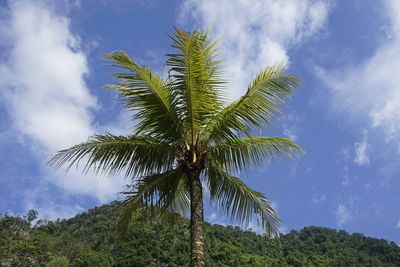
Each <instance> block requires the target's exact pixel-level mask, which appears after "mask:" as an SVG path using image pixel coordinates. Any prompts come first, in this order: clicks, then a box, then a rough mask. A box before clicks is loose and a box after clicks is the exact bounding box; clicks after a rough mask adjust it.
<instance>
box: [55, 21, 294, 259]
mask: <svg viewBox="0 0 400 267" xmlns="http://www.w3.org/2000/svg"><path fill="white" fill-rule="evenodd" d="M171 41H172V47H173V48H174V53H171V54H168V55H167V58H168V59H167V63H166V66H167V67H168V68H169V72H168V77H167V78H163V77H161V76H159V75H157V74H155V73H154V72H152V70H151V69H150V68H146V67H144V66H141V65H138V64H137V63H136V62H135V61H133V60H132V59H131V58H130V57H129V55H128V54H127V53H125V52H122V51H118V52H114V53H111V54H107V55H106V57H107V58H108V59H109V60H110V61H111V62H112V63H113V65H115V66H116V67H118V68H119V69H120V71H119V72H117V73H115V77H116V78H117V79H118V80H119V83H118V84H115V85H108V87H110V88H113V89H115V90H117V91H118V92H119V94H120V97H121V100H122V102H123V104H124V106H125V107H126V108H127V109H128V110H129V111H131V112H132V119H133V122H134V124H135V129H134V131H133V133H132V134H131V135H128V136H116V135H112V134H104V135H95V136H93V137H91V138H90V139H89V140H88V141H87V142H83V143H81V144H78V145H76V146H73V147H71V148H68V149H65V150H61V151H59V152H58V153H57V154H56V155H55V156H54V157H53V158H52V159H51V161H50V164H52V165H55V166H57V167H60V166H62V165H65V164H66V163H68V164H69V166H71V165H73V164H77V163H78V162H79V161H81V160H82V161H85V162H86V164H85V168H84V169H85V170H89V169H94V170H95V171H97V172H105V173H108V174H110V173H111V174H112V173H116V172H123V173H124V174H125V176H126V177H127V178H129V179H131V185H132V188H133V189H132V190H131V191H130V192H128V194H127V201H126V203H127V204H128V205H129V207H130V209H128V211H129V212H131V211H133V210H135V209H138V208H140V207H143V206H147V205H152V206H156V207H159V208H161V209H169V210H173V211H176V212H181V213H183V212H190V236H191V246H190V247H191V258H190V261H191V266H204V240H203V235H204V233H203V219H204V218H203V217H204V215H203V195H204V194H203V190H204V188H207V190H208V191H209V193H210V200H211V202H212V203H214V204H216V206H217V207H219V208H221V209H222V210H224V211H225V212H226V214H227V215H228V216H231V217H230V218H232V219H233V220H234V221H236V222H238V223H244V224H246V223H249V222H250V220H253V219H256V220H257V221H258V222H259V223H260V225H261V226H262V227H263V229H265V230H266V232H267V233H268V234H270V235H275V234H277V233H278V229H279V228H278V227H279V218H278V215H277V214H276V212H275V211H274V209H273V208H272V206H271V203H270V202H269V201H268V200H267V198H266V197H265V196H264V195H263V194H262V193H259V192H257V191H254V190H252V189H251V188H249V187H247V186H246V185H245V184H244V183H243V182H242V181H241V180H240V179H239V178H238V177H235V176H234V174H237V173H241V172H242V171H244V170H247V169H249V168H251V167H252V166H258V165H262V164H265V163H266V162H269V161H270V159H271V158H272V157H273V156H278V157H292V156H294V155H296V154H298V153H300V152H301V148H300V147H299V146H297V145H296V144H295V143H294V142H292V141H291V140H289V139H287V138H280V137H265V136H255V135H254V132H256V131H259V130H260V129H262V128H263V127H265V126H266V125H268V124H270V123H271V121H272V120H273V119H274V117H275V116H276V115H278V114H279V113H280V111H281V107H282V105H284V104H285V102H286V101H287V99H288V98H289V97H290V96H291V95H292V93H293V90H294V88H295V86H296V85H297V84H298V79H297V78H296V77H294V76H291V75H287V74H286V73H285V68H284V67H282V66H274V67H268V68H265V69H264V70H263V71H261V72H260V73H259V74H258V75H257V76H256V78H255V79H254V81H252V82H251V83H250V85H249V86H248V88H247V92H246V93H245V94H244V95H243V96H242V97H241V98H239V99H238V100H236V101H234V102H232V103H230V104H228V103H226V101H225V99H224V89H225V88H224V85H225V83H224V80H223V76H222V72H221V61H219V60H218V59H217V49H216V42H212V41H211V40H210V38H209V37H208V36H207V34H206V33H204V32H197V31H195V32H191V33H189V32H185V31H182V30H179V29H177V30H176V32H175V33H174V34H173V36H171Z"/></svg>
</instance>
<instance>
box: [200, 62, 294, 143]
mask: <svg viewBox="0 0 400 267" xmlns="http://www.w3.org/2000/svg"><path fill="white" fill-rule="evenodd" d="M298 84H299V79H298V78H297V77H295V76H291V75H287V74H285V68H284V67H283V66H274V67H268V68H266V69H265V70H264V71H262V72H260V73H259V74H258V75H257V77H256V78H255V79H254V81H253V82H252V83H250V85H249V87H248V89H247V92H246V94H245V95H243V96H242V97H241V98H240V99H238V100H237V101H235V102H233V103H232V104H230V105H229V106H227V107H226V108H224V109H223V110H222V111H220V112H219V113H218V114H216V115H215V117H214V118H213V119H212V120H211V121H210V122H209V123H208V124H207V126H206V127H205V130H204V138H205V140H206V141H207V142H213V141H215V142H217V141H219V140H223V139H226V138H233V137H236V136H238V134H239V133H243V134H245V135H250V134H251V132H252V130H254V129H255V128H256V129H261V127H263V126H265V125H267V124H269V123H271V122H272V120H273V118H274V117H275V116H276V115H279V114H280V113H281V107H282V106H283V105H284V104H285V103H286V101H287V100H288V98H290V96H291V95H292V94H293V91H294V87H295V86H296V85H298Z"/></svg>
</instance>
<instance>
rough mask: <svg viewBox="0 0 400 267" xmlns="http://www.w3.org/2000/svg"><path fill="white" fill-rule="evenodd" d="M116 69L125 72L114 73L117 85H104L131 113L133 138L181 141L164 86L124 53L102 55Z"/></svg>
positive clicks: (172, 107)
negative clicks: (133, 125) (117, 81)
mask: <svg viewBox="0 0 400 267" xmlns="http://www.w3.org/2000/svg"><path fill="white" fill-rule="evenodd" d="M105 56H106V58H109V59H110V60H112V62H113V64H114V65H115V66H117V67H120V68H123V69H125V70H127V71H128V72H116V73H114V76H115V77H116V78H118V79H120V80H121V83H120V84H118V85H107V87H109V88H113V89H115V90H117V91H118V92H119V93H120V97H121V100H122V102H123V103H124V105H125V106H126V107H127V108H128V109H131V110H133V111H134V115H133V120H134V122H135V123H136V127H137V128H136V134H142V133H144V134H147V135H151V136H153V137H157V138H159V139H162V140H168V141H177V140H180V139H181V137H182V128H181V122H180V119H179V117H178V115H177V113H176V109H175V107H174V106H173V105H172V104H173V101H172V95H171V92H170V90H168V86H169V84H168V82H167V81H166V80H164V79H162V78H161V77H160V76H158V75H156V74H155V73H153V72H152V71H151V69H150V68H144V67H141V66H139V65H138V64H136V63H135V62H134V61H133V60H132V59H131V58H130V57H129V55H128V54H127V53H125V52H122V51H118V52H114V53H112V54H106V55H105Z"/></svg>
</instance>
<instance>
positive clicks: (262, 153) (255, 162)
mask: <svg viewBox="0 0 400 267" xmlns="http://www.w3.org/2000/svg"><path fill="white" fill-rule="evenodd" d="M302 152H303V150H302V149H301V148H300V147H299V146H298V145H297V144H295V143H294V142H293V141H291V140H290V139H288V138H280V137H243V138H235V139H228V140H225V141H221V142H219V143H217V144H215V145H213V146H210V147H209V154H208V156H209V157H210V160H211V161H215V162H218V164H221V165H223V166H225V167H226V168H227V169H233V170H236V171H240V170H243V169H246V168H249V167H251V166H262V165H264V164H266V163H268V162H270V160H271V158H272V157H281V158H282V157H288V158H292V157H294V156H296V155H299V154H300V153H302Z"/></svg>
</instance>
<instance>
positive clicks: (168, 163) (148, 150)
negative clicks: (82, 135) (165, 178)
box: [49, 134, 176, 178]
mask: <svg viewBox="0 0 400 267" xmlns="http://www.w3.org/2000/svg"><path fill="white" fill-rule="evenodd" d="M175 151H176V148H175V147H174V146H171V145H169V144H166V143H163V142H160V141H158V140H157V139H154V138H152V137H147V136H136V135H131V136H115V135H111V134H106V135H95V136H94V137H92V138H91V139H89V141H87V142H84V143H81V144H78V145H75V146H73V147H71V148H68V149H65V150H61V151H59V152H58V153H57V154H56V155H54V157H53V158H52V159H51V160H50V161H49V164H50V165H55V166H57V167H61V166H62V165H64V164H66V163H67V162H69V167H71V166H72V165H74V164H78V163H79V161H81V160H85V161H86V164H85V166H84V171H85V172H87V171H88V170H89V169H91V168H92V169H93V170H95V171H96V172H100V171H102V172H106V173H109V174H111V173H115V172H119V171H121V170H123V169H125V176H126V177H128V178H134V177H138V176H141V175H146V174H149V173H157V172H162V171H164V170H167V169H171V168H172V166H173V165H174V163H175Z"/></svg>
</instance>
